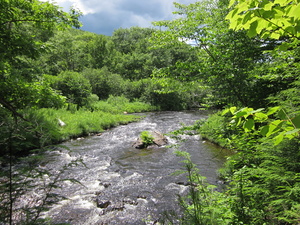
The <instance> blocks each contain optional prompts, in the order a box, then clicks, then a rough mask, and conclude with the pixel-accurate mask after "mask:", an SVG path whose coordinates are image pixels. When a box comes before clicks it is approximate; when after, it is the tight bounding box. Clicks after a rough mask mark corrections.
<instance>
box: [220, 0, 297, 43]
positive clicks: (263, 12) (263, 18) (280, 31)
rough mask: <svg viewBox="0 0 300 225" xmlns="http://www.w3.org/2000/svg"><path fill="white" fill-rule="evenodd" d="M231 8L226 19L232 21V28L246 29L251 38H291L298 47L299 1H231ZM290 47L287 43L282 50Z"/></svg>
mask: <svg viewBox="0 0 300 225" xmlns="http://www.w3.org/2000/svg"><path fill="white" fill-rule="evenodd" d="M231 6H232V9H231V11H230V12H229V14H228V15H227V17H226V18H227V19H229V20H230V21H231V23H230V28H233V29H236V30H238V29H246V30H248V34H249V36H251V37H253V36H255V35H260V36H261V37H262V38H264V39H266V38H273V39H280V38H281V37H287V38H291V39H294V40H295V43H292V45H297V43H298V41H299V37H300V32H299V31H300V16H299V10H300V7H299V1H297V0H296V1H287V0H275V1H257V0H251V1H235V0H231V1H230V4H229V7H231ZM290 45H291V44H289V43H287V42H285V43H284V45H282V46H281V48H282V49H287V47H288V46H290ZM292 45H291V46H292Z"/></svg>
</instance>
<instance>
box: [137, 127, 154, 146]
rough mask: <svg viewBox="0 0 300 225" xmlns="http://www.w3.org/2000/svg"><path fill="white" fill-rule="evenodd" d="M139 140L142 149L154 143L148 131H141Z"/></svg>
mask: <svg viewBox="0 0 300 225" xmlns="http://www.w3.org/2000/svg"><path fill="white" fill-rule="evenodd" d="M140 138H141V139H142V142H143V144H144V147H148V146H149V145H152V144H153V143H154V142H153V141H154V137H153V136H152V135H151V134H150V133H149V131H142V132H141V135H140Z"/></svg>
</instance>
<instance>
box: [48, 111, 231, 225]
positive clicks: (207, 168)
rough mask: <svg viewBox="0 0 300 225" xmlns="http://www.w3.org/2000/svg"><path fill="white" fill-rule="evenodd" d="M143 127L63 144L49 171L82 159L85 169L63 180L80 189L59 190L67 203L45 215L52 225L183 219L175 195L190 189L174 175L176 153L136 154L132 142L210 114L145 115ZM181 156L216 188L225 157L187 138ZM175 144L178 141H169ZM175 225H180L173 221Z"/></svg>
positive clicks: (145, 151) (131, 126) (177, 167)
mask: <svg viewBox="0 0 300 225" xmlns="http://www.w3.org/2000/svg"><path fill="white" fill-rule="evenodd" d="M145 115H146V116H145V118H144V119H142V120H141V121H139V122H134V123H130V124H128V125H122V126H118V127H115V128H113V129H110V130H108V131H105V132H104V133H102V134H101V135H99V136H91V137H87V138H83V139H77V140H73V141H69V142H66V143H64V144H63V145H65V146H66V147H68V148H69V150H67V149H64V148H60V149H58V150H55V151H53V152H52V153H49V160H48V163H47V167H49V168H51V169H52V170H59V168H61V167H62V166H64V165H65V164H67V163H70V162H71V161H72V160H77V159H81V160H82V161H83V163H84V164H85V166H82V165H80V166H76V167H72V168H70V169H68V170H67V171H66V172H65V173H64V175H63V176H65V177H66V178H72V179H76V180H77V181H80V183H81V184H77V183H72V182H70V181H64V182H63V185H62V188H61V189H57V190H55V192H56V193H57V194H60V195H62V196H64V197H66V199H65V200H62V201H60V202H59V203H57V204H55V205H53V206H52V207H51V209H50V210H49V211H48V212H47V213H45V214H44V216H48V217H50V218H52V220H53V223H69V224H74V225H76V224H139V225H141V224H156V223H157V222H158V221H162V220H163V215H164V212H165V211H168V212H170V211H174V212H176V213H177V214H180V207H179V206H178V202H177V195H178V194H184V193H186V192H187V190H188V186H186V185H183V184H184V182H186V177H185V175H179V176H174V175H171V174H172V173H174V172H175V171H178V170H180V169H182V168H183V164H182V163H180V161H181V160H182V158H180V157H177V156H176V155H175V154H174V152H175V151H176V150H177V149H176V148H174V147H171V148H168V147H160V148H153V149H142V150H141V149H135V148H133V147H132V144H133V143H134V141H135V140H136V139H137V138H138V136H139V135H140V133H141V132H142V131H144V130H149V131H151V130H156V131H160V132H162V133H165V134H166V133H168V132H170V131H173V130H176V129H179V128H180V127H182V124H185V125H191V124H193V123H194V122H195V121H196V120H199V119H203V118H206V117H207V113H206V112H201V111H193V112H191V111H187V112H155V113H147V114H145ZM185 138H186V141H185V142H182V143H180V146H179V147H178V148H179V150H183V151H187V152H189V153H190V154H191V156H192V157H191V158H192V160H193V162H194V163H196V164H197V165H198V167H199V169H200V172H201V174H202V175H203V176H205V177H207V180H208V182H209V183H211V184H217V183H218V177H217V173H216V171H217V169H218V168H220V167H221V166H222V164H223V163H224V160H225V156H224V153H223V151H222V150H221V149H219V148H216V147H215V146H213V145H211V144H209V143H204V142H203V141H202V140H201V139H200V137H199V136H198V135H194V136H188V135H185ZM168 139H169V142H170V143H171V144H176V143H177V141H176V140H174V139H171V138H170V137H169V138H168ZM175 223H176V221H175Z"/></svg>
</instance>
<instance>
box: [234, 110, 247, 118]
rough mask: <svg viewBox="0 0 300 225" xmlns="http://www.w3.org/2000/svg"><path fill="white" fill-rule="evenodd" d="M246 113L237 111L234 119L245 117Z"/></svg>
mask: <svg viewBox="0 0 300 225" xmlns="http://www.w3.org/2000/svg"><path fill="white" fill-rule="evenodd" d="M247 114H248V113H247V112H246V111H239V112H237V113H236V114H235V117H242V116H245V115H247Z"/></svg>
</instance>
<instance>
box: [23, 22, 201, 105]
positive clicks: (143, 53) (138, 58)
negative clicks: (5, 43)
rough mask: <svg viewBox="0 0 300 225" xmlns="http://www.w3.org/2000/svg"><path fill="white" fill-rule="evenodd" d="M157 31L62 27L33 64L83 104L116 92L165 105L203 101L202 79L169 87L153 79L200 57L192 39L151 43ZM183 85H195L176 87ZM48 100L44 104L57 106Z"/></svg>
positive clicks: (71, 98) (59, 89)
mask: <svg viewBox="0 0 300 225" xmlns="http://www.w3.org/2000/svg"><path fill="white" fill-rule="evenodd" d="M154 32H155V29H152V28H139V27H132V28H128V29H122V28H120V29H117V30H115V31H114V33H113V35H112V36H111V37H110V36H104V35H98V34H94V33H90V32H85V31H81V30H76V29H73V28H71V29H68V30H64V31H57V32H56V33H55V35H54V36H53V37H51V38H49V40H48V41H47V42H46V45H47V46H48V48H49V51H46V52H44V53H42V54H41V56H40V57H39V58H38V59H37V60H34V61H31V62H30V64H28V67H29V68H27V69H28V70H31V71H32V70H35V72H36V73H37V74H38V75H41V74H42V77H40V79H42V80H43V82H44V83H43V84H44V85H46V84H47V85H49V87H50V88H52V89H53V90H56V91H57V92H59V93H60V94H61V95H63V96H65V97H66V98H67V99H66V101H67V102H68V103H72V104H76V105H77V106H78V107H84V106H87V107H91V105H90V103H91V101H93V100H97V99H98V98H99V99H100V100H106V99H107V98H108V97H109V96H111V95H113V96H124V97H126V98H128V99H129V100H130V101H136V100H138V101H142V102H146V103H149V104H151V105H154V106H157V107H158V109H160V110H182V109H188V108H192V107H197V106H199V101H200V102H201V98H202V97H203V96H202V94H201V91H200V90H199V89H198V85H197V84H184V83H181V82H176V83H174V84H173V90H172V91H169V92H168V93H166V92H161V90H162V88H163V87H162V85H161V84H159V83H158V82H154V81H153V80H152V79H151V77H152V73H153V71H155V70H159V69H161V68H164V67H171V66H174V65H175V64H176V63H180V62H186V61H189V60H191V59H193V58H194V59H195V58H196V54H195V52H193V51H191V46H189V45H188V44H185V45H179V46H174V47H172V48H168V49H166V48H160V49H151V48H150V47H151V43H150V42H149V38H150V37H151V36H152V34H153V33H154ZM39 85H40V84H39ZM183 85H184V86H186V87H187V85H188V87H189V88H188V89H187V88H186V90H185V91H183V90H176V87H177V86H183ZM187 90H188V91H187ZM198 96H199V97H198ZM197 97H198V98H197ZM44 103H45V104H44V105H42V107H49V106H51V103H50V102H44ZM52 104H53V103H52ZM57 104H59V102H58V103H57Z"/></svg>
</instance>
